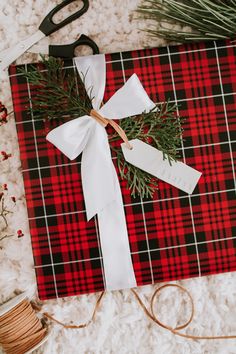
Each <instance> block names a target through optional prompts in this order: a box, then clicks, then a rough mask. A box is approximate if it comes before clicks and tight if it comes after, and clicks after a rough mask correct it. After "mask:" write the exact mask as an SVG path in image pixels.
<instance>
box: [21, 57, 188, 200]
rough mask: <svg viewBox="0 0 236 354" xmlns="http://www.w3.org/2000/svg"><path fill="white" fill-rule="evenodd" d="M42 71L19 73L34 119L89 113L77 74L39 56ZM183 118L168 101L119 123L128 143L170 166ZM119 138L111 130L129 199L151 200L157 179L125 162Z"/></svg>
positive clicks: (89, 100)
mask: <svg viewBox="0 0 236 354" xmlns="http://www.w3.org/2000/svg"><path fill="white" fill-rule="evenodd" d="M42 63H43V69H39V68H36V67H35V66H31V67H30V68H29V69H28V70H21V73H23V75H24V76H25V77H26V79H27V80H28V82H29V84H30V85H31V92H32V97H31V105H30V106H31V108H30V110H31V113H32V114H33V116H34V118H35V119H37V118H40V119H42V118H43V119H45V120H54V119H59V120H63V121H64V120H65V118H66V119H74V118H77V117H80V116H83V115H85V114H88V115H89V113H90V111H91V109H92V99H93V98H92V97H89V96H88V95H87V93H86V90H85V87H84V85H83V82H82V81H81V79H80V78H79V75H75V73H74V72H73V73H70V72H68V70H65V69H64V63H63V61H62V60H60V59H55V58H52V57H50V58H49V59H45V58H44V57H42ZM182 123H183V119H182V118H180V117H177V116H176V106H175V105H173V104H171V103H170V102H165V103H160V104H157V106H156V107H155V108H154V109H153V110H152V111H150V112H149V113H143V114H141V115H139V116H136V117H129V118H126V119H123V120H121V121H120V125H121V127H122V128H123V129H124V131H125V132H126V135H127V137H128V139H129V140H131V139H140V140H142V141H144V142H146V143H148V144H150V145H152V146H154V147H155V148H157V149H159V150H161V151H162V152H163V159H166V158H168V160H169V163H170V164H171V161H173V160H176V159H177V158H178V147H179V146H180V145H181V137H182V132H183V130H182V127H181V126H182ZM119 141H120V136H119V135H118V134H117V133H116V132H114V131H112V133H111V134H110V135H109V142H110V146H111V149H112V151H113V154H114V156H115V157H116V158H117V165H118V168H119V172H120V176H121V178H122V179H124V180H126V181H127V187H128V188H129V189H130V191H131V194H132V196H136V195H137V194H138V195H140V196H141V197H152V196H153V193H154V192H155V190H156V189H157V188H158V180H157V179H156V178H155V177H153V176H152V175H150V174H148V173H147V172H144V171H142V170H140V169H139V168H137V167H135V166H133V165H131V164H130V163H128V162H127V161H126V160H125V159H124V156H123V153H122V151H121V148H120V147H117V146H119V144H118V142H119Z"/></svg>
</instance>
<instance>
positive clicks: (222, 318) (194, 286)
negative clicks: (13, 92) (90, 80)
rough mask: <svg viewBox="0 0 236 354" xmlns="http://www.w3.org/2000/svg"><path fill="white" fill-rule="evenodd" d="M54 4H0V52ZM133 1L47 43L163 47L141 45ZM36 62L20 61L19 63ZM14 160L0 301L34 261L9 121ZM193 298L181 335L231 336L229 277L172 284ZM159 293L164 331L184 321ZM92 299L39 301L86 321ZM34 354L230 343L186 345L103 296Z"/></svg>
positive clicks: (5, 88) (233, 283) (233, 314)
mask: <svg viewBox="0 0 236 354" xmlns="http://www.w3.org/2000/svg"><path fill="white" fill-rule="evenodd" d="M59 2H60V1H53V2H51V1H50V0H11V1H9V0H1V2H0V39H1V42H0V50H1V49H3V48H5V47H7V46H9V45H12V44H14V43H16V42H17V40H19V39H20V38H22V37H24V36H25V35H27V34H30V33H31V32H32V31H34V30H35V29H36V27H37V25H38V24H39V22H40V19H41V17H42V14H43V12H44V10H45V8H46V7H47V6H48V5H49V4H51V5H54V4H56V3H59ZM138 3H139V0H110V1H105V0H93V1H91V5H90V9H89V11H88V12H87V13H86V14H85V15H84V16H83V17H82V18H81V19H79V20H77V21H76V22H74V23H73V24H72V25H70V26H68V27H67V28H64V29H62V30H61V31H60V32H59V33H57V34H55V35H52V36H51V42H52V43H60V42H61V43H65V42H70V41H73V40H74V39H75V38H76V35H77V34H78V33H79V32H83V33H85V34H88V35H90V36H91V37H92V38H94V39H95V40H96V42H97V43H98V45H99V46H100V49H101V51H102V52H114V51H117V50H128V49H135V48H141V47H144V46H147V45H152V46H154V45H156V46H157V45H160V44H163V41H162V40H159V41H158V40H155V41H152V42H150V41H148V40H147V38H146V35H145V33H144V32H141V31H140V28H141V27H143V26H144V24H143V23H140V21H137V20H135V16H136V15H135V14H134V10H135V9H136V7H137V5H138ZM35 59H37V57H35V56H33V55H25V56H23V57H22V58H21V59H20V60H19V61H18V62H19V63H20V62H25V61H26V60H27V61H32V60H35ZM0 100H1V101H2V102H4V103H5V104H6V105H7V107H8V108H9V109H10V108H11V97H10V88H9V83H8V78H7V75H5V76H3V77H1V94H0ZM2 150H5V151H7V152H8V153H11V154H12V155H13V157H12V158H11V159H9V160H7V161H4V162H0V184H3V183H8V186H9V194H10V195H14V196H16V198H17V199H18V203H17V206H16V209H15V212H14V216H12V218H11V219H10V222H9V223H10V228H11V229H13V230H17V229H22V230H23V231H24V233H25V236H24V237H23V238H21V239H18V238H17V237H14V238H10V239H5V240H4V241H2V242H1V244H0V246H1V248H0V262H1V266H0V302H3V301H5V300H7V299H9V298H10V297H12V296H13V295H14V291H15V290H17V289H18V290H25V289H27V288H28V286H29V285H31V284H35V275H34V269H33V259H32V254H31V246H30V235H29V230H28V222H27V212H26V207H25V199H24V189H23V181H22V176H21V172H20V160H19V152H18V144H17V137H16V131H15V125H14V119H13V118H11V119H10V121H9V123H8V124H6V125H5V126H2V127H0V151H2ZM179 284H182V285H183V286H185V287H186V288H187V289H188V290H189V291H190V292H191V293H192V295H193V298H194V303H195V305H196V314H195V318H194V321H193V323H192V324H191V326H190V328H189V329H188V330H187V331H188V332H190V333H192V334H195V335H203V334H209V335H210V334H215V335H216V334H232V333H234V334H236V306H235V304H236V273H232V274H222V275H218V276H212V277H204V278H201V279H191V280H185V281H181V282H179ZM153 290H154V287H152V286H147V287H143V288H142V289H140V290H139V293H140V294H141V295H142V296H143V298H144V299H147V298H148V296H150V294H151V293H152V292H153ZM171 294H173V292H171V291H169V290H166V291H165V294H163V296H162V299H161V300H162V301H161V305H160V311H161V318H162V320H163V321H166V322H168V321H169V323H170V324H175V323H177V321H178V319H179V322H182V320H184V315H185V314H186V313H185V311H182V314H180V313H179V311H180V307H181V300H180V297H178V296H176V295H174V296H171ZM95 300H96V295H89V296H81V297H73V298H66V299H60V300H58V301H56V300H55V301H54V300H53V301H45V302H44V306H43V310H44V311H48V312H49V313H53V314H54V315H55V317H56V318H58V319H61V320H63V321H65V322H70V321H73V322H75V323H80V322H85V321H86V320H87V319H88V318H89V316H90V314H91V312H92V309H93V306H94V303H95ZM0 350H1V349H0ZM37 353H44V354H64V353H66V354H74V353H81V354H82V353H103V354H105V353H116V354H125V353H126V354H127V353H129V354H134V353H139V354H151V353H159V354H183V353H184V354H198V353H199V354H200V353H201V354H203V353H204V354H207V353H209V354H213V353H214V354H230V353H231V354H233V353H236V340H229V341H220V340H214V341H193V340H188V339H183V338H180V337H176V336H174V335H172V334H171V333H169V332H168V331H167V330H164V329H162V328H160V327H158V326H157V325H155V324H153V323H151V322H150V321H149V320H148V319H147V318H146V316H145V315H144V313H143V311H142V310H141V308H140V307H139V305H138V304H137V302H136V300H135V299H134V297H133V296H132V294H131V293H130V292H129V291H117V292H113V293H108V294H107V295H106V297H105V299H104V301H103V303H102V306H101V309H100V310H99V312H98V315H97V318H96V320H95V322H94V323H93V324H92V325H91V326H90V327H89V328H86V329H81V330H64V329H62V328H61V327H60V326H58V325H52V326H51V336H50V339H49V340H48V342H47V343H46V344H45V345H44V346H43V347H41V348H40V349H39V350H38V351H37Z"/></svg>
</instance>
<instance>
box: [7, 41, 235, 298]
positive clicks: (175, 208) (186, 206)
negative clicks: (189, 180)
mask: <svg viewBox="0 0 236 354" xmlns="http://www.w3.org/2000/svg"><path fill="white" fill-rule="evenodd" d="M65 67H66V70H71V71H73V72H74V73H75V75H76V69H75V66H74V64H73V61H70V60H69V61H66V62H65ZM106 69H107V79H106V93H105V101H107V100H108V98H109V97H110V96H111V95H112V94H114V92H115V91H116V90H117V89H119V88H120V87H121V86H122V85H123V83H124V81H125V80H127V79H128V78H129V77H130V76H131V75H132V74H133V73H136V74H137V75H138V77H139V78H140V80H141V82H142V84H143V86H144V87H145V89H146V91H147V93H148V94H149V95H150V97H151V98H152V100H154V101H155V102H161V101H166V100H170V101H171V102H174V103H177V104H178V107H179V114H180V115H182V116H184V117H186V122H185V123H184V142H183V148H182V149H181V153H182V158H183V160H184V161H186V163H187V164H189V165H190V166H192V167H194V168H196V169H197V170H199V171H202V177H201V179H200V181H199V183H198V185H197V187H196V189H195V190H194V193H193V194H192V195H191V196H190V195H187V194H185V193H184V192H181V191H179V190H177V189H176V188H174V187H172V186H170V185H168V184H166V183H164V182H162V181H160V182H159V190H158V192H157V193H156V194H155V196H154V199H153V200H150V199H140V198H135V199H134V198H131V196H130V192H129V191H128V190H127V189H126V183H125V182H124V181H120V183H121V187H122V193H123V200H124V209H125V214H126V221H127V227H128V233H129V241H130V248H131V254H132V261H133V266H134V271H135V276H136V279H137V283H138V285H144V284H150V283H155V282H160V281H169V280H174V279H182V278H190V277H198V276H202V275H208V274H215V273H221V272H228V271H234V270H236V194H235V166H234V162H235V157H236V43H233V42H232V43H231V42H229V41H218V42H207V43H198V44H188V45H181V46H171V47H165V48H154V49H145V50H135V51H131V52H124V53H115V54H107V55H106ZM10 81H11V87H12V97H13V102H14V110H15V118H16V126H17V131H18V138H19V145H20V153H21V160H22V170H23V177H24V184H25V193H26V200H27V207H28V216H29V222H30V230H31V238H32V248H33V255H34V262H35V271H36V276H37V283H38V291H39V296H40V298H41V299H49V298H55V297H63V296H69V295H75V294H82V293H89V292H95V291H100V290H103V289H104V274H103V262H102V253H101V248H100V244H99V233H98V227H97V222H96V219H94V220H92V221H90V222H87V221H86V215H85V210H84V209H85V206H84V201H83V194H82V189H81V175H80V158H78V159H77V160H75V161H72V162H71V161H69V160H68V159H67V158H66V157H65V156H64V155H63V154H62V153H61V152H60V151H59V150H57V149H56V148H55V147H54V146H53V145H51V144H50V143H49V142H47V141H46V139H45V136H46V134H47V132H48V126H45V123H44V121H43V120H34V117H31V116H30V115H29V114H28V113H27V107H26V105H29V98H30V96H31V95H32V92H31V89H30V87H29V85H28V84H27V82H26V80H25V78H24V77H23V76H22V75H21V74H19V73H18V71H17V67H15V66H12V67H11V68H10ZM114 162H115V160H114ZM121 261H122V260H121Z"/></svg>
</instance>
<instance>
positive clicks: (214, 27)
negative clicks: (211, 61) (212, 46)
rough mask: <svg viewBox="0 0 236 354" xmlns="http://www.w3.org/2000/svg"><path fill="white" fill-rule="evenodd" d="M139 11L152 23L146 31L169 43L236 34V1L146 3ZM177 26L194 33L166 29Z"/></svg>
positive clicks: (147, 0)
mask: <svg viewBox="0 0 236 354" xmlns="http://www.w3.org/2000/svg"><path fill="white" fill-rule="evenodd" d="M138 12H139V13H140V14H141V17H143V18H145V19H148V20H152V23H153V25H152V26H151V27H150V28H148V29H147V30H146V31H147V32H148V33H149V34H151V36H154V37H163V38H164V39H166V40H169V41H178V42H192V41H199V40H206V41H207V40H216V39H225V38H234V37H235V35H236V1H235V0H225V1H221V0H182V1H178V0H145V1H143V4H142V5H141V6H140V7H139V8H138ZM160 23H161V25H160ZM176 24H178V25H181V26H182V27H183V26H188V27H190V31H189V32H188V31H187V32H186V31H184V30H183V31H177V30H173V29H170V28H166V27H167V26H168V27H173V26H174V25H176ZM166 25H167V26H166Z"/></svg>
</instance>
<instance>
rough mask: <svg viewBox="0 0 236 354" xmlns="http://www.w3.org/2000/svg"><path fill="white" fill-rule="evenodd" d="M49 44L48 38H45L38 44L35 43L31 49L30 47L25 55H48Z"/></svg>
mask: <svg viewBox="0 0 236 354" xmlns="http://www.w3.org/2000/svg"><path fill="white" fill-rule="evenodd" d="M49 44H50V42H49V38H48V37H45V38H43V39H42V40H41V41H40V43H36V44H34V45H33V46H32V47H30V48H29V49H28V50H27V53H33V54H49Z"/></svg>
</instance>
